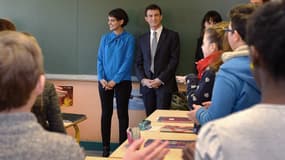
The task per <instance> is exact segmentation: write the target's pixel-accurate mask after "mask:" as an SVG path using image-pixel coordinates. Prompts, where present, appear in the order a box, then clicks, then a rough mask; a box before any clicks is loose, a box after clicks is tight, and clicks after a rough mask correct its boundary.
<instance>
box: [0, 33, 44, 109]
mask: <svg viewBox="0 0 285 160" xmlns="http://www.w3.org/2000/svg"><path fill="white" fill-rule="evenodd" d="M43 73H44V70H43V58H42V52H41V49H40V47H39V45H38V43H37V42H36V40H35V39H33V38H31V37H29V36H27V35H24V34H23V33H20V32H16V31H2V32H0V112H1V111H9V110H11V109H13V108H19V107H22V106H23V105H25V104H26V103H27V101H28V100H29V98H30V95H31V93H32V91H33V90H34V89H35V87H36V84H37V82H38V80H39V77H40V75H41V74H43Z"/></svg>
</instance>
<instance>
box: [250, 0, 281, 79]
mask: <svg viewBox="0 0 285 160" xmlns="http://www.w3.org/2000/svg"><path fill="white" fill-rule="evenodd" d="M284 28H285V1H283V2H279V1H278V2H277V1H276V2H268V3H266V4H264V5H263V6H261V8H260V9H258V10H257V11H256V12H255V13H254V14H253V15H252V16H251V17H250V19H249V20H248V25H247V43H248V45H249V46H254V47H255V49H256V50H257V51H258V53H259V56H260V57H261V58H262V60H263V62H264V63H265V65H266V67H267V70H268V72H269V73H271V75H272V76H273V78H275V79H279V78H285V69H284V68H285V63H284V59H285V54H284V52H285V34H284Z"/></svg>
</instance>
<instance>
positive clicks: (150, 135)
mask: <svg viewBox="0 0 285 160" xmlns="http://www.w3.org/2000/svg"><path fill="white" fill-rule="evenodd" d="M187 113H188V111H177V110H156V111H155V112H154V113H152V114H151V115H150V116H149V117H148V118H147V120H150V121H151V125H152V128H151V129H150V130H146V131H141V136H142V137H143V138H145V139H166V140H196V138H197V135H196V134H189V133H168V132H160V131H159V129H160V127H161V126H163V125H178V126H193V123H191V124H187V123H163V122H157V117H159V116H175V117H187ZM127 144H128V142H127V141H125V142H124V143H123V144H122V145H121V146H119V147H118V148H117V149H116V150H115V151H114V152H113V153H112V154H111V156H110V157H112V158H122V157H123V155H124V154H125V151H126V146H127ZM174 159H175V160H179V159H182V150H181V149H170V151H169V153H168V154H167V155H166V157H165V160H174Z"/></svg>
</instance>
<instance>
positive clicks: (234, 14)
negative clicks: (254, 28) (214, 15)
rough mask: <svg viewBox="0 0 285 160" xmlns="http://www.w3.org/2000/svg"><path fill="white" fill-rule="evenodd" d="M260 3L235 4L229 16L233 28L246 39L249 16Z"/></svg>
mask: <svg viewBox="0 0 285 160" xmlns="http://www.w3.org/2000/svg"><path fill="white" fill-rule="evenodd" d="M257 7H258V5H256V4H252V3H248V4H242V5H238V6H235V7H234V8H232V9H231V10H230V13H229V16H230V21H231V27H232V29H233V30H235V31H237V32H238V33H239V35H240V37H241V38H242V40H243V41H245V36H246V23H247V19H248V18H249V16H250V15H251V14H252V13H253V12H254V11H255V10H256V8H257Z"/></svg>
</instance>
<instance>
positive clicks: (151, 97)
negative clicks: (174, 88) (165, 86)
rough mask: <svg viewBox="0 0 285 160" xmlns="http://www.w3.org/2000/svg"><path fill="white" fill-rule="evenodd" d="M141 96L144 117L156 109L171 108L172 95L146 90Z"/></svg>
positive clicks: (150, 89) (155, 90)
mask: <svg viewBox="0 0 285 160" xmlns="http://www.w3.org/2000/svg"><path fill="white" fill-rule="evenodd" d="M147 90H148V91H147V92H146V93H144V94H143V96H142V98H143V102H144V106H145V111H146V116H149V115H150V114H151V113H152V112H154V111H155V110H156V109H169V108H170V106H171V99H172V93H169V92H161V91H159V90H158V89H153V88H148V89H147Z"/></svg>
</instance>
